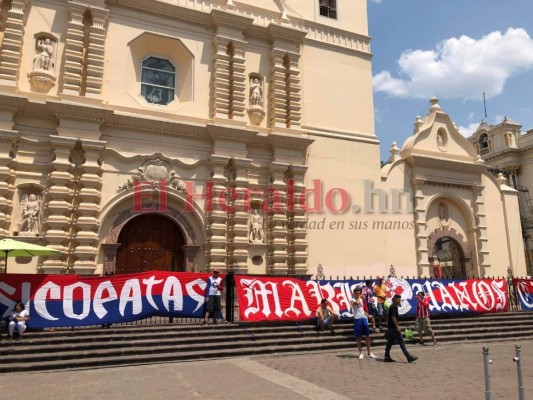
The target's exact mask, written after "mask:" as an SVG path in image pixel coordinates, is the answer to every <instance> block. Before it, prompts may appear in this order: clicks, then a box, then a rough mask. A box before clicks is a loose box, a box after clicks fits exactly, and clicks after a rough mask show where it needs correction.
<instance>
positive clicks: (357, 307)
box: [350, 287, 376, 360]
mask: <svg viewBox="0 0 533 400" xmlns="http://www.w3.org/2000/svg"><path fill="white" fill-rule="evenodd" d="M361 293H362V289H361V287H356V288H355V289H354V290H353V294H354V297H353V298H352V299H351V300H350V303H351V305H352V311H353V317H354V325H353V329H354V334H355V337H356V339H357V348H358V349H359V359H360V360H362V359H363V358H365V356H364V355H363V349H362V346H361V337H362V336H365V337H366V338H365V340H366V350H367V353H368V357H370V358H376V356H375V355H374V354H372V352H371V351H370V329H369V328H368V310H366V309H365V308H366V304H365V301H364V299H363V297H362V296H361Z"/></svg>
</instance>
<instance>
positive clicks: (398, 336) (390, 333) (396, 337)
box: [385, 294, 418, 362]
mask: <svg viewBox="0 0 533 400" xmlns="http://www.w3.org/2000/svg"><path fill="white" fill-rule="evenodd" d="M401 300H402V296H400V295H399V294H395V295H394V297H393V298H392V304H391V306H390V307H389V314H388V315H387V346H386V347H385V362H394V361H395V360H393V359H392V358H391V356H390V349H391V347H392V345H393V344H394V342H398V344H399V345H400V348H401V349H402V351H403V354H404V355H405V357H407V361H408V362H413V361H416V360H417V358H418V357H415V356H412V355H411V354H409V352H408V351H407V348H406V347H405V341H404V340H403V337H402V329H401V328H400V324H399V323H398V306H399V305H400V302H401Z"/></svg>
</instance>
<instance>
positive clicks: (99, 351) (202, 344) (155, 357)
mask: <svg viewBox="0 0 533 400" xmlns="http://www.w3.org/2000/svg"><path fill="white" fill-rule="evenodd" d="M413 322H414V320H413V319H407V320H405V321H403V322H402V325H403V326H406V327H412V326H414V324H413ZM432 325H433V327H434V328H435V331H436V334H437V338H438V341H439V343H453V342H460V341H487V340H502V339H513V338H517V339H525V338H533V313H525V312H521V313H502V314H494V315H482V316H468V317H462V318H458V317H454V318H434V319H432ZM335 330H336V332H337V334H336V335H333V334H331V333H330V332H327V331H326V332H324V333H323V334H319V333H318V332H316V329H315V327H314V326H313V325H312V324H310V323H298V324H296V323H290V324H254V325H252V324H246V325H243V324H241V325H239V324H219V325H216V326H213V325H208V326H200V325H199V324H194V325H193V324H188V325H179V324H155V325H137V326H131V325H127V326H115V327H112V328H110V329H101V328H100V327H95V328H86V329H74V330H69V329H59V330H56V331H44V332H29V333H28V334H27V335H25V336H24V338H23V340H21V341H4V342H3V343H2V347H4V349H5V354H10V353H11V352H13V353H16V361H14V362H8V363H6V362H4V363H2V364H0V372H10V371H30V370H43V369H64V368H93V367H96V366H108V365H129V364H139V363H158V362H168V361H184V360H190V359H198V358H213V357H231V356H236V355H252V354H266V353H273V352H275V353H283V352H304V351H323V350H341V349H347V350H349V349H352V350H353V349H355V346H356V345H355V339H354V337H353V336H352V332H353V324H352V323H351V322H349V321H346V322H341V323H338V324H336V325H335ZM415 333H416V332H415ZM427 339H428V338H427V337H426V340H427ZM384 345H385V339H384V335H383V334H378V333H376V334H373V335H372V346H373V347H374V348H378V349H379V348H382V347H383V346H384Z"/></svg>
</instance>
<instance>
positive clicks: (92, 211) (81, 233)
mask: <svg viewBox="0 0 533 400" xmlns="http://www.w3.org/2000/svg"><path fill="white" fill-rule="evenodd" d="M81 143H82V148H83V150H84V152H85V163H84V164H83V165H82V166H81V175H80V178H79V179H80V182H79V183H80V184H81V189H80V190H79V192H78V199H77V204H78V205H77V210H76V211H77V215H78V217H77V219H76V222H75V226H76V232H77V233H76V242H77V245H76V247H75V249H74V253H75V254H76V257H77V260H76V261H75V262H74V265H73V269H74V271H75V272H76V274H80V275H86V274H93V273H94V272H95V271H96V255H97V254H98V234H97V232H98V228H99V227H100V220H99V218H98V214H99V213H100V201H101V192H100V189H101V188H102V178H101V175H102V167H101V166H100V164H99V162H98V160H99V158H100V156H101V154H102V151H103V150H104V147H105V142H101V141H93V140H81Z"/></svg>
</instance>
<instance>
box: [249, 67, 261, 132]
mask: <svg viewBox="0 0 533 400" xmlns="http://www.w3.org/2000/svg"><path fill="white" fill-rule="evenodd" d="M248 102H249V108H248V115H249V116H250V121H252V123H253V124H255V125H259V124H261V122H262V121H263V118H264V117H265V112H264V111H263V78H262V76H261V75H259V74H250V91H249V94H248Z"/></svg>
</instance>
